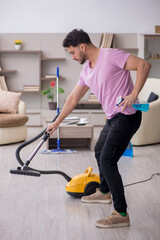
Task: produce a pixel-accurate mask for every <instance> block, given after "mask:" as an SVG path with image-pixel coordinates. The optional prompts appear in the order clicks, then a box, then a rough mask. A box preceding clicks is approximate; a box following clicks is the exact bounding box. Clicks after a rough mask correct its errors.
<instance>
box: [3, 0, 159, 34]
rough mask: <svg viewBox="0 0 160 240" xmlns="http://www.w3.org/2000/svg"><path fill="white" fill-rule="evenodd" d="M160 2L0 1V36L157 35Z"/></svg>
mask: <svg viewBox="0 0 160 240" xmlns="http://www.w3.org/2000/svg"><path fill="white" fill-rule="evenodd" d="M155 25H160V0H27V1H26V0H14V1H13V0H0V33H67V32H68V31H70V30H72V29H73V28H83V29H84V30H86V31H87V32H89V33H92V32H93V33H100V32H114V33H154V26H155Z"/></svg>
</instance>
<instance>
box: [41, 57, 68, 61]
mask: <svg viewBox="0 0 160 240" xmlns="http://www.w3.org/2000/svg"><path fill="white" fill-rule="evenodd" d="M55 60H65V58H60V57H56V58H41V61H55Z"/></svg>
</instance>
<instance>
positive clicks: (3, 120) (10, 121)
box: [0, 113, 28, 128]
mask: <svg viewBox="0 0 160 240" xmlns="http://www.w3.org/2000/svg"><path fill="white" fill-rule="evenodd" d="M27 121H28V117H27V116H26V115H24V114H16V113H15V114H6V113H4V114H3V113H0V128H7V127H16V126H21V125H23V124H25V123H26V122H27Z"/></svg>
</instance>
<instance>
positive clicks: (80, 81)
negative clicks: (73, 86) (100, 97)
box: [78, 73, 86, 87]
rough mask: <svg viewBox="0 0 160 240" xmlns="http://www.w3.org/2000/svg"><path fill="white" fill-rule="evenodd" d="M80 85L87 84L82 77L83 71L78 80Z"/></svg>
mask: <svg viewBox="0 0 160 240" xmlns="http://www.w3.org/2000/svg"><path fill="white" fill-rule="evenodd" d="M78 85H80V86H82V87H83V86H86V84H85V82H84V81H83V78H82V73H81V74H80V77H79V80H78Z"/></svg>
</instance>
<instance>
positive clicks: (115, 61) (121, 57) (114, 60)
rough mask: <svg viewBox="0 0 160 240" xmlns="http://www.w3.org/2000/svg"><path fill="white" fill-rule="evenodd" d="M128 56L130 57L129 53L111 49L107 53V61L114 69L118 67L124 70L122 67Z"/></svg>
mask: <svg viewBox="0 0 160 240" xmlns="http://www.w3.org/2000/svg"><path fill="white" fill-rule="evenodd" d="M129 56H130V53H127V52H125V51H123V50H120V49H111V50H110V52H109V59H110V62H111V64H112V65H113V66H114V67H118V68H121V69H123V68H124V65H125V63H126V61H127V59H128V57H129Z"/></svg>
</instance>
